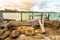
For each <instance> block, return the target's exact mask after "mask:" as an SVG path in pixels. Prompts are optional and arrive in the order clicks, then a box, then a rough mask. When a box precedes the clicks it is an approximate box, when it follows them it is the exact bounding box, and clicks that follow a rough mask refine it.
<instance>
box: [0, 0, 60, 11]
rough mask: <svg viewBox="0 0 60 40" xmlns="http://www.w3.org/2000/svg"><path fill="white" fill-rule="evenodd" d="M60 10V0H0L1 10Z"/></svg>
mask: <svg viewBox="0 0 60 40" xmlns="http://www.w3.org/2000/svg"><path fill="white" fill-rule="evenodd" d="M3 9H11V10H15V9H16V10H33V11H60V0H0V10H3Z"/></svg>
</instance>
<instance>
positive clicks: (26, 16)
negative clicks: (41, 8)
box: [3, 13, 60, 21]
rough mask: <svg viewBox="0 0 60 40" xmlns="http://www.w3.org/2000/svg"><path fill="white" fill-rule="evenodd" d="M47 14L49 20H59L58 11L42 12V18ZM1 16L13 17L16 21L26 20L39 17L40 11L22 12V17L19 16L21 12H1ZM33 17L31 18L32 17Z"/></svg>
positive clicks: (59, 14)
mask: <svg viewBox="0 0 60 40" xmlns="http://www.w3.org/2000/svg"><path fill="white" fill-rule="evenodd" d="M48 14H49V20H59V21H60V13H44V14H43V17H44V19H46V16H48ZM3 17H4V19H15V20H16V21H19V20H21V18H22V20H28V19H33V20H37V19H39V18H41V13H33V16H32V13H22V17H21V13H3ZM32 17H33V18H32Z"/></svg>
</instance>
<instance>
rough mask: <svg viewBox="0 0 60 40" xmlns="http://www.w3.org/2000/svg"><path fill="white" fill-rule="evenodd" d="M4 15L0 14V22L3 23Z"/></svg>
mask: <svg viewBox="0 0 60 40" xmlns="http://www.w3.org/2000/svg"><path fill="white" fill-rule="evenodd" d="M3 19H4V18H3V13H2V12H0V22H3Z"/></svg>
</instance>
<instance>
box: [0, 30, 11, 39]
mask: <svg viewBox="0 0 60 40" xmlns="http://www.w3.org/2000/svg"><path fill="white" fill-rule="evenodd" d="M10 33H11V32H10V31H6V32H5V33H4V34H3V35H2V36H1V38H2V39H5V38H7V37H8V36H9V35H10Z"/></svg>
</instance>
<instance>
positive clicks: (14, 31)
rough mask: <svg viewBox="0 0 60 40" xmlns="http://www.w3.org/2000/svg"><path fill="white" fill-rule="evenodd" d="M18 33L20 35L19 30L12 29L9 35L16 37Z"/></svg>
mask: <svg viewBox="0 0 60 40" xmlns="http://www.w3.org/2000/svg"><path fill="white" fill-rule="evenodd" d="M19 35H20V32H19V31H17V30H13V31H12V33H11V35H10V37H12V38H16V37H18V36H19Z"/></svg>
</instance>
